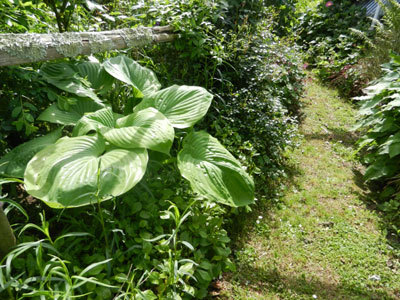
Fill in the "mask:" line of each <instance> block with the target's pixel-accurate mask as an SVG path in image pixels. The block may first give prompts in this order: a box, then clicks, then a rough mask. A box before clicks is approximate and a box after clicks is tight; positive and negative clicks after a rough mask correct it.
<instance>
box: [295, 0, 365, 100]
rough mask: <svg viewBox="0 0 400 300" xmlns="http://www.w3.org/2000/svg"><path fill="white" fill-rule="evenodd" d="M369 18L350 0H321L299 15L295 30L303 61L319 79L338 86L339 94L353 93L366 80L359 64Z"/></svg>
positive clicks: (349, 94) (348, 94)
mask: <svg viewBox="0 0 400 300" xmlns="http://www.w3.org/2000/svg"><path fill="white" fill-rule="evenodd" d="M370 23H371V21H370V20H369V19H368V18H367V17H366V16H365V10H363V9H361V8H360V7H359V6H358V5H357V3H354V2H353V1H349V0H346V1H322V2H321V3H320V4H319V5H318V6H317V7H316V8H315V9H309V10H307V11H306V12H305V13H303V14H302V15H301V16H300V17H299V23H298V24H297V26H296V32H297V33H298V35H299V40H298V42H299V43H300V44H301V46H302V49H303V50H304V51H305V53H306V57H305V61H306V63H308V64H309V65H310V66H311V67H313V68H315V72H316V74H317V76H318V78H320V79H321V80H322V81H324V82H327V83H329V84H330V85H332V86H334V87H336V88H338V89H339V90H340V91H341V94H342V95H345V96H355V95H357V94H359V93H360V90H361V89H362V88H363V87H364V85H365V83H366V78H365V74H364V70H362V66H361V65H360V64H359V61H360V59H361V57H362V56H363V51H364V50H365V41H364V38H362V37H360V36H358V35H355V34H354V33H353V30H355V29H356V30H358V32H363V33H364V35H365V36H368V35H369V33H368V28H369V26H370Z"/></svg>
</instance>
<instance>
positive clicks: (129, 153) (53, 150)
mask: <svg viewBox="0 0 400 300" xmlns="http://www.w3.org/2000/svg"><path fill="white" fill-rule="evenodd" d="M105 146H106V145H105V141H104V139H103V138H102V137H101V136H98V135H96V136H80V137H74V138H68V137H64V138H62V139H60V140H58V142H57V143H55V144H54V145H50V146H47V147H46V148H44V149H43V150H42V151H40V152H39V153H37V154H36V155H35V156H34V157H33V158H32V159H31V161H30V162H29V163H28V165H27V167H26V170H25V188H26V190H27V192H28V193H29V194H31V195H32V196H34V197H36V198H39V199H41V200H43V201H44V202H45V203H46V204H48V205H49V206H50V207H53V208H64V207H76V206H83V205H87V204H90V203H95V202H97V201H98V199H99V200H100V201H104V200H107V199H110V198H112V197H114V196H118V195H121V194H123V193H125V192H127V191H129V190H130V189H131V188H133V187H134V186H135V185H136V184H137V183H138V182H139V181H140V180H141V178H142V177H143V175H144V173H145V171H146V166H147V161H148V155H147V151H146V150H145V149H132V150H129V149H115V150H111V151H107V152H106V153H104V152H105ZM96 195H98V198H97V197H96Z"/></svg>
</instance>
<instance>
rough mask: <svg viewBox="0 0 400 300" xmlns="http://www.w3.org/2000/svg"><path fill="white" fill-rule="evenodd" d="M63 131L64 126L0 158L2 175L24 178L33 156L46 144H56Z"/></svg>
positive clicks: (0, 173) (0, 172)
mask: <svg viewBox="0 0 400 300" xmlns="http://www.w3.org/2000/svg"><path fill="white" fill-rule="evenodd" d="M61 132H62V128H59V129H57V130H55V131H53V132H51V133H49V134H47V135H45V136H41V137H38V138H35V139H32V140H30V141H28V142H26V143H23V144H21V145H19V146H17V147H15V148H14V149H13V150H11V151H10V152H9V153H7V154H6V155H4V156H3V157H2V158H1V159H0V175H3V176H10V177H17V178H23V177H24V172H25V168H26V165H27V164H28V162H29V161H30V160H31V158H32V157H33V156H34V155H35V154H36V153H38V152H39V151H40V150H42V149H43V148H45V147H46V146H48V145H52V144H54V143H55V142H56V141H57V140H58V139H59V138H60V137H61Z"/></svg>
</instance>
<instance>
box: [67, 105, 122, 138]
mask: <svg viewBox="0 0 400 300" xmlns="http://www.w3.org/2000/svg"><path fill="white" fill-rule="evenodd" d="M114 126H115V119H114V113H113V111H112V109H111V107H106V108H103V109H100V110H98V111H95V112H94V113H91V114H87V115H84V116H83V117H82V118H81V119H80V120H79V121H78V122H77V123H76V125H75V127H74V130H73V132H72V135H73V136H80V135H85V134H87V133H88V132H90V131H98V132H99V130H100V129H101V128H103V127H107V128H114Z"/></svg>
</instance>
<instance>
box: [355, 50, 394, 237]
mask: <svg viewBox="0 0 400 300" xmlns="http://www.w3.org/2000/svg"><path fill="white" fill-rule="evenodd" d="M382 70H383V73H384V75H383V76H382V77H381V78H379V79H377V80H376V81H374V82H372V83H371V85H370V86H368V87H367V88H366V89H365V91H366V93H367V95H366V96H361V97H358V98H356V99H357V100H359V102H360V111H359V115H360V117H361V119H360V121H359V122H358V124H357V127H356V128H357V129H360V130H362V132H363V135H362V137H361V139H360V140H359V142H358V143H359V149H360V150H361V149H363V148H364V149H365V153H364V155H363V161H364V162H365V163H366V164H367V166H368V168H367V170H366V172H365V179H366V181H372V182H375V183H377V184H378V186H379V187H380V190H381V189H382V188H383V192H382V193H381V195H380V198H381V200H382V201H386V202H384V203H382V204H381V205H380V206H381V208H382V209H383V210H384V211H385V212H386V215H387V217H388V218H389V219H391V221H392V222H393V223H394V226H395V230H396V231H398V229H399V227H398V226H399V225H400V224H399V221H400V219H399V213H398V212H399V207H400V198H399V171H400V165H399V158H400V156H399V155H400V127H399V125H398V124H399V121H400V119H399V112H400V110H399V107H400V101H399V95H400V85H399V79H400V74H399V71H400V56H397V55H392V61H391V62H390V63H388V64H385V65H383V69H382Z"/></svg>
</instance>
